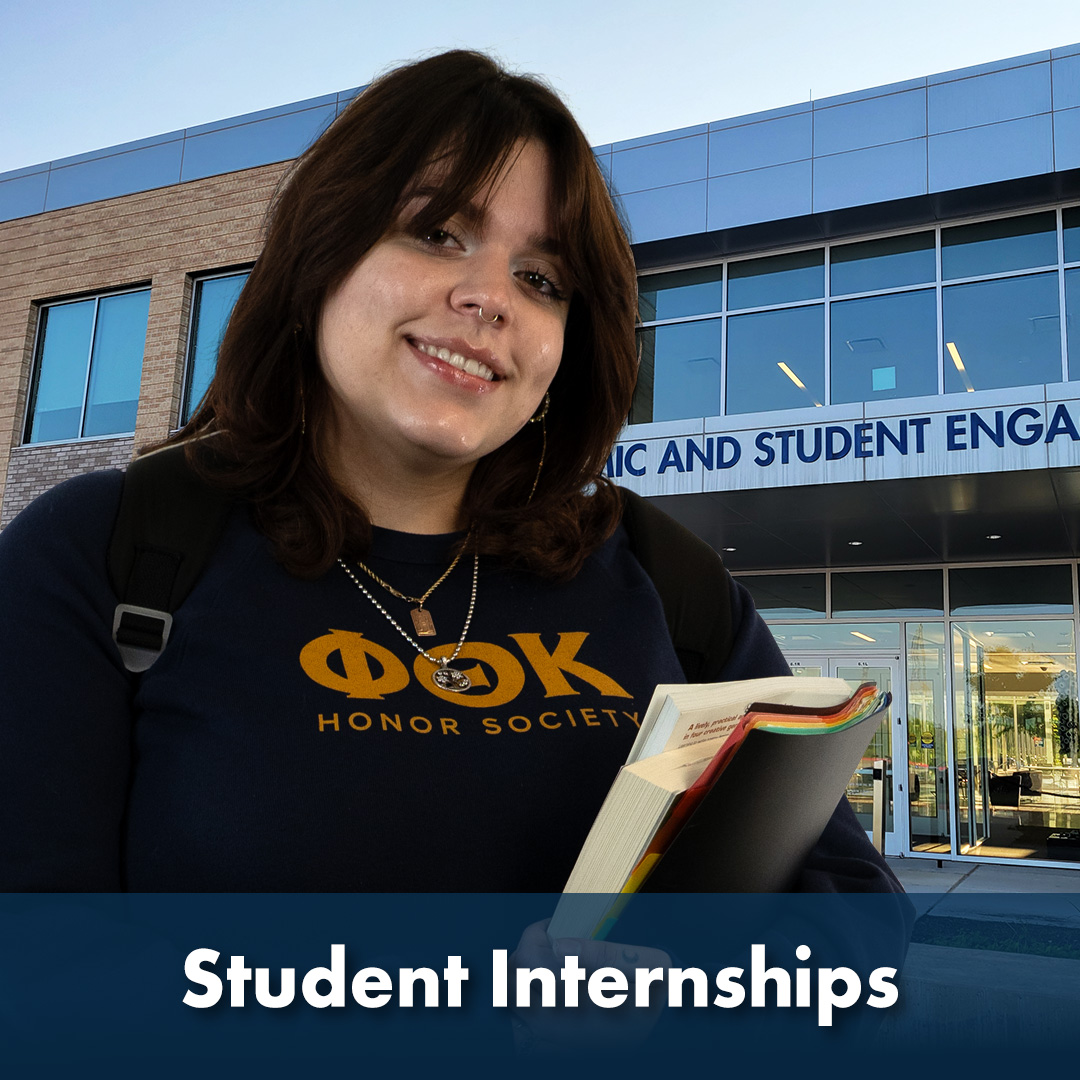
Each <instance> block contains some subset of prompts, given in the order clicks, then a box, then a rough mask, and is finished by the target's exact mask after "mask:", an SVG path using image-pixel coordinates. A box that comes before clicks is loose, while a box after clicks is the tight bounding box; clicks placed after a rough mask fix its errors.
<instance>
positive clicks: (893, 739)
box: [788, 656, 908, 855]
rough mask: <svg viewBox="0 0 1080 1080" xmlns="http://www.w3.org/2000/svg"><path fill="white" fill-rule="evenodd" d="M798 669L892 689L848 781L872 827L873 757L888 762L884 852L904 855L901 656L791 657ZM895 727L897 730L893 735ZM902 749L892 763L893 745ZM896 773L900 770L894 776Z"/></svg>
mask: <svg viewBox="0 0 1080 1080" xmlns="http://www.w3.org/2000/svg"><path fill="white" fill-rule="evenodd" d="M788 662H789V663H790V664H791V670H792V673H793V674H795V675H827V676H829V677H831V678H835V679H845V680H847V682H849V683H850V684H851V687H852V689H855V687H857V686H858V685H859V684H860V683H863V682H875V683H877V685H878V689H879V690H888V691H890V692H891V693H892V694H893V703H892V705H891V706H890V707H889V708H888V709H886V711H885V714H884V716H883V717H882V719H881V723H880V724H879V725H878V729H877V731H875V732H874V736H873V738H872V739H871V740H870V745H869V746H868V747H867V748H866V753H865V754H864V755H863V759H862V761H861V762H860V763H859V767H858V768H857V769H856V770H855V773H854V775H853V776H852V778H851V781H850V783H849V784H848V787H847V797H848V802H850V803H851V805H852V808H853V809H854V810H855V814H856V816H857V817H858V819H859V821H860V822H861V823H862V826H863V828H864V829H866V831H867V832H868V833H872V832H873V825H874V822H873V811H874V779H873V778H874V761H875V760H877V759H881V760H882V761H884V762H885V853H886V854H887V855H899V854H901V853H902V852H904V851H906V850H907V844H908V835H907V823H908V814H907V805H908V793H907V790H906V789H907V783H906V778H907V771H908V770H907V759H906V753H905V747H906V746H907V740H906V737H905V733H904V731H903V724H904V721H903V717H904V710H903V708H901V707H900V703H899V702H898V700H897V694H898V693H899V691H900V689H901V683H900V677H899V676H900V672H899V658H898V657H887V658H883V659H869V658H867V659H861V658H858V657H852V656H843V657H835V656H832V657H830V656H820V657H817V656H815V657H802V658H800V659H797V660H796V659H790V658H789V661H788ZM894 728H895V729H896V730H895V735H894ZM894 746H895V747H896V748H897V749H898V751H899V758H900V760H899V761H898V762H897V763H896V768H895V769H894V767H893V747H894ZM894 773H895V776H894Z"/></svg>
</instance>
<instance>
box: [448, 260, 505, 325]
mask: <svg viewBox="0 0 1080 1080" xmlns="http://www.w3.org/2000/svg"><path fill="white" fill-rule="evenodd" d="M459 265H460V266H461V267H462V274H461V277H460V278H459V280H458V281H457V282H456V284H455V285H454V286H453V288H452V289H451V292H450V305H451V307H453V308H454V310H455V311H457V312H460V313H461V314H462V315H466V316H468V317H470V318H477V319H480V320H482V321H483V322H485V323H487V324H489V325H491V326H501V325H505V324H506V323H507V322H509V321H510V319H511V318H512V317H513V300H514V279H513V274H512V273H511V270H510V265H509V263H508V261H507V260H506V259H505V258H504V257H502V256H501V255H499V254H498V253H497V252H495V251H487V252H476V253H474V254H473V255H470V256H469V258H468V259H464V260H462V261H461V263H460V264H459Z"/></svg>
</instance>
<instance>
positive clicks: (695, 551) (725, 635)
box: [622, 489, 735, 682]
mask: <svg viewBox="0 0 1080 1080" xmlns="http://www.w3.org/2000/svg"><path fill="white" fill-rule="evenodd" d="M622 495H623V525H624V526H625V527H626V531H627V533H628V534H629V537H630V547H631V550H632V551H633V552H634V554H635V556H637V560H638V562H640V563H641V565H642V568H643V569H644V570H645V573H647V574H648V575H649V577H650V578H652V581H653V584H654V585H655V586H656V591H657V592H658V593H659V594H660V601H661V603H662V604H663V606H664V616H665V618H666V619H667V625H668V632H669V633H670V634H671V640H672V642H673V643H674V645H675V654H676V655H677V656H678V658H679V663H680V664H681V665H682V669H683V672H684V673H685V675H686V679H687V681H688V682H716V681H717V680H718V679H719V677H720V672H721V669H722V668H723V666H724V664H725V662H726V661H727V658H728V656H729V655H730V653H731V647H732V644H733V642H734V639H735V633H734V628H733V626H732V623H731V578H730V576H729V574H728V572H727V570H726V569H725V568H724V564H723V562H722V561H721V559H720V556H719V555H718V554H717V553H716V552H715V551H714V550H713V549H712V548H711V547H709V545H708V544H706V543H705V541H704V540H702V539H701V538H700V537H698V536H695V535H694V534H693V533H692V532H691V531H690V530H689V529H687V528H685V527H684V526H682V525H680V524H679V523H678V522H677V521H675V520H674V519H673V518H670V517H668V515H667V514H665V513H664V512H663V511H662V510H659V509H657V508H656V506H655V505H653V503H652V502H651V501H650V500H649V499H645V498H642V497H641V496H640V495H636V494H635V493H634V492H632V491H627V490H626V489H623V491H622Z"/></svg>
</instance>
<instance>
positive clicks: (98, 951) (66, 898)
mask: <svg viewBox="0 0 1080 1080" xmlns="http://www.w3.org/2000/svg"><path fill="white" fill-rule="evenodd" d="M940 899H941V898H935V897H928V896H926V895H922V896H920V897H919V900H920V910H922V911H923V912H930V911H933V912H934V913H935V914H934V916H933V918H931V917H930V916H924V917H923V918H921V919H919V920H918V921H917V922H916V921H915V918H914V915H915V912H914V910H913V908H912V907H911V904H910V902H909V901H908V899H907V898H906V897H897V896H861V895H860V896H855V895H845V896H801V895H800V896H786V895H785V896H745V895H741V896H736V895H730V896H715V895H692V896H689V895H679V896H674V895H668V896H661V895H640V896H637V897H635V898H634V899H633V900H632V901H631V902H630V903H629V904H628V905H627V906H626V908H625V909H624V910H623V911H622V912H621V913H620V915H619V918H618V921H617V922H616V923H615V925H614V927H613V928H612V929H611V930H610V932H609V934H608V940H606V941H602V942H598V941H587V940H578V939H563V940H560V941H556V942H551V941H550V939H549V938H548V937H547V935H546V933H545V930H544V927H545V920H546V919H547V918H548V917H549V916H550V915H551V913H552V912H553V910H554V908H555V905H556V903H557V900H558V898H557V897H554V896H539V895H517V894H515V895H415V894H412V895H389V894H379V895H229V896H214V895H157V894H154V895H147V894H141V895H136V894H129V895H78V896H76V895H6V896H3V897H0V907H2V912H0V914H2V924H3V935H2V937H3V940H2V942H0V1037H2V1039H3V1044H2V1045H3V1050H2V1053H3V1060H4V1063H5V1069H8V1068H13V1067H14V1066H20V1068H19V1069H17V1070H15V1071H11V1072H9V1073H8V1075H12V1076H15V1075H30V1074H33V1075H42V1074H45V1073H46V1072H49V1071H50V1070H51V1069H55V1070H56V1071H57V1072H60V1071H63V1072H71V1071H73V1070H74V1071H78V1072H80V1073H81V1074H84V1075H85V1074H86V1073H88V1072H93V1071H94V1070H95V1068H100V1069H101V1071H102V1072H107V1073H108V1074H109V1075H113V1076H126V1075H132V1076H134V1075H155V1076H166V1075H171V1073H172V1071H174V1070H175V1071H176V1072H181V1071H182V1072H184V1073H185V1075H186V1074H190V1072H191V1071H192V1069H193V1068H197V1069H198V1070H199V1071H200V1072H203V1073H205V1074H208V1075H215V1074H216V1073H215V1070H217V1069H221V1070H222V1071H229V1072H230V1073H235V1072H236V1071H237V1070H238V1069H243V1072H244V1074H245V1075H255V1074H258V1075H260V1076H277V1075H289V1076H292V1075H295V1074H296V1073H297V1072H298V1071H304V1070H306V1069H309V1068H322V1067H331V1066H341V1065H344V1066H345V1067H348V1068H365V1067H370V1068H372V1069H375V1068H378V1069H380V1070H381V1069H385V1068H389V1067H393V1068H394V1069H395V1073H396V1074H398V1075H401V1074H404V1075H411V1074H413V1073H417V1074H419V1073H420V1072H421V1071H423V1072H425V1073H427V1072H430V1071H431V1069H432V1068H435V1067H437V1068H438V1070H439V1072H440V1074H442V1075H456V1074H457V1073H458V1072H460V1073H461V1074H462V1075H470V1076H486V1075H491V1076H496V1075H498V1076H502V1075H505V1074H506V1071H507V1069H513V1070H514V1072H515V1074H520V1075H532V1074H533V1073H534V1072H535V1073H536V1074H538V1075H539V1074H545V1075H546V1074H549V1073H551V1072H557V1073H558V1074H559V1075H561V1076H567V1075H576V1074H577V1072H578V1071H580V1072H581V1073H583V1074H584V1073H585V1072H586V1071H587V1072H588V1073H590V1074H592V1073H594V1072H595V1071H596V1069H597V1067H598V1062H599V1061H604V1062H606V1063H607V1064H608V1065H609V1066H610V1067H611V1068H616V1069H618V1070H619V1072H621V1073H622V1074H623V1075H627V1076H637V1075H641V1076H645V1075H650V1074H653V1073H655V1072H656V1071H657V1069H662V1068H667V1069H670V1068H672V1067H674V1068H678V1069H680V1070H684V1069H687V1068H698V1067H708V1068H715V1069H730V1068H739V1069H744V1068H754V1069H761V1068H767V1069H769V1070H770V1071H772V1070H775V1069H778V1068H785V1069H786V1068H800V1070H802V1069H805V1068H810V1067H811V1063H815V1062H816V1063H817V1065H818V1066H822V1065H825V1064H826V1063H827V1062H828V1061H829V1060H830V1059H831V1060H832V1061H833V1063H834V1065H835V1067H842V1068H843V1069H845V1071H847V1070H850V1071H853V1072H854V1071H855V1070H859V1071H862V1070H863V1069H867V1070H869V1072H870V1073H871V1074H872V1075H905V1076H907V1075H911V1073H910V1069H911V1068H912V1067H914V1066H916V1065H918V1064H919V1063H920V1062H921V1063H923V1064H933V1065H934V1066H935V1067H937V1066H938V1065H940V1064H941V1063H942V1062H943V1061H947V1060H950V1059H955V1060H956V1061H957V1062H958V1063H963V1065H964V1066H965V1067H979V1066H980V1065H984V1064H985V1065H987V1066H990V1065H993V1066H994V1067H995V1068H997V1067H1000V1066H1001V1065H1002V1063H1003V1062H1005V1061H1008V1060H1010V1055H1016V1056H1017V1058H1018V1059H1020V1058H1023V1056H1024V1055H1029V1054H1030V1053H1032V1052H1038V1054H1039V1061H1040V1062H1041V1067H1043V1068H1044V1069H1045V1068H1051V1067H1052V1066H1056V1065H1062V1066H1064V1065H1066V1064H1068V1063H1070V1062H1071V1061H1072V1058H1073V1053H1074V1049H1073V1048H1074V1046H1075V1044H1076V1036H1075V1031H1074V1028H1075V1025H1076V1020H1075V1017H1076V1015H1077V1014H1076V1010H1075V1006H1076V1005H1077V1004H1078V1003H1080V1002H1078V998H1080V975H1078V972H1080V930H1077V929H1074V928H1073V925H1072V924H1070V923H1069V922H1068V920H1065V921H1064V922H1063V921H1062V920H1061V918H1060V917H1059V912H1058V910H1057V908H1056V907H1055V906H1054V905H1055V904H1056V905H1060V903H1061V897H1053V898H1044V897H1039V896H1015V895H1013V896H1009V897H1008V898H1007V899H1008V904H1007V906H1003V908H1002V911H1003V913H1006V914H1003V917H1002V918H1001V919H995V918H993V915H992V912H991V917H989V918H985V917H983V918H980V919H979V920H972V919H970V918H966V917H950V916H949V909H948V907H947V904H945V903H944V902H942V903H937V901H938V900H940ZM983 907H984V909H985V904H984V905H983ZM960 915H961V916H962V913H960ZM1075 925H1076V926H1080V919H1078V920H1076V922H1075ZM1018 945H1019V947H1020V948H1019V951H1018V950H1017V946H1018ZM1025 949H1026V950H1027V951H1024V950H1025Z"/></svg>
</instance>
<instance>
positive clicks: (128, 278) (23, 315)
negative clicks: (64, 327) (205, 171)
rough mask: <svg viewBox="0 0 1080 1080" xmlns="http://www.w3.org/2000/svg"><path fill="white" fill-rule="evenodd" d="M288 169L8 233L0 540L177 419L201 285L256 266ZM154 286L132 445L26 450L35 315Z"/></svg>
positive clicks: (2, 302)
mask: <svg viewBox="0 0 1080 1080" xmlns="http://www.w3.org/2000/svg"><path fill="white" fill-rule="evenodd" d="M288 165H289V163H288V162H285V163H281V164H276V165H264V166H261V167H260V168H257V169H246V170H243V171H242V172H236V173H227V174H225V175H222V176H213V177H209V178H207V179H205V180H195V181H192V182H190V183H186V184H176V185H174V186H172V187H167V188H159V189H157V190H155V191H144V192H139V193H137V194H134V195H125V196H123V197H121V198H118V199H109V200H106V201H103V202H96V203H88V204H86V205H83V206H75V207H71V208H70V209H67V210H54V211H51V212H50V213H47V214H35V215H33V216H31V217H25V218H18V219H16V220H14V221H7V222H2V223H0V528H2V527H3V526H4V525H6V524H7V523H8V522H9V521H10V520H11V519H12V518H13V517H14V515H15V513H16V512H17V510H19V509H21V508H22V507H23V506H24V505H25V504H26V502H28V501H29V499H30V498H32V497H33V496H34V495H36V494H40V492H42V491H45V490H47V489H48V488H49V487H51V486H52V485H53V484H55V483H58V482H59V481H60V480H63V479H65V478H66V477H68V476H74V475H77V474H78V473H82V472H87V471H90V470H92V469H99V468H113V467H115V466H117V465H122V464H124V463H126V461H128V460H130V458H131V454H132V452H133V447H141V446H145V445H148V444H149V443H152V442H156V441H158V440H159V439H162V438H164V437H165V436H166V435H167V434H168V433H169V431H170V430H171V429H172V428H174V427H175V426H176V424H177V421H178V416H179V411H180V396H181V392H182V379H183V368H184V356H185V349H186V345H187V329H188V317H189V312H190V310H191V293H192V278H193V275H197V274H200V273H203V272H205V271H210V270H217V269H220V268H223V267H230V266H237V265H242V264H244V263H250V262H253V261H254V259H255V256H256V255H257V254H258V251H259V248H260V246H261V234H262V225H263V220H264V217H265V214H266V209H267V207H268V206H269V204H270V201H271V199H272V198H273V195H274V192H275V190H276V188H277V186H278V184H279V182H280V181H281V178H282V176H283V175H284V174H285V172H286V171H287V169H288ZM145 283H149V284H150V287H151V291H150V314H149V320H148V325H147V333H146V349H145V352H144V354H143V369H142V383H141V387H140V392H139V411H138V416H137V419H136V423H135V436H134V441H133V440H132V438H131V437H130V436H128V437H127V438H122V439H115V440H113V439H109V440H94V441H90V442H72V443H68V444H64V445H63V446H58V445H50V446H47V447H22V446H20V443H21V440H22V431H21V426H22V420H23V416H24V413H25V410H26V395H27V390H28V387H29V384H30V375H31V370H30V369H31V363H32V357H33V347H34V331H35V327H36V324H37V313H38V309H39V304H40V303H41V302H42V301H46V300H56V299H61V298H64V297H71V296H77V295H80V294H90V293H96V292H101V291H105V290H108V289H113V288H119V287H121V286H130V285H137V284H145Z"/></svg>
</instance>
